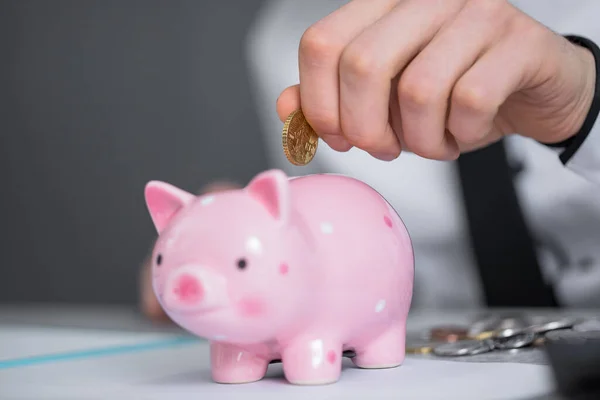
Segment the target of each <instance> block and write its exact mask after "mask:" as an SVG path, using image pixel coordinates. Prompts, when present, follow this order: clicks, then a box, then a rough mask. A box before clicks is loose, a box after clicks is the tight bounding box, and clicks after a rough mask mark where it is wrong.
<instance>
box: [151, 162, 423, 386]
mask: <svg viewBox="0 0 600 400" xmlns="http://www.w3.org/2000/svg"><path fill="white" fill-rule="evenodd" d="M145 198H146V204H147V206H148V209H149V212H150V215H151V218H152V220H153V223H154V225H155V227H156V229H157V231H158V232H159V238H158V240H157V242H156V245H155V248H154V250H153V266H152V268H153V272H152V273H153V285H154V290H155V292H156V295H157V298H158V300H159V302H160V304H161V305H162V307H163V308H164V310H165V311H166V313H167V314H168V315H169V316H170V317H171V318H172V320H173V321H174V322H175V323H177V324H179V325H180V326H182V327H183V328H184V329H186V330H188V331H190V332H192V333H193V334H195V335H197V336H200V337H203V338H206V339H208V340H209V341H210V353H211V370H212V378H213V380H214V381H216V382H220V383H246V382H253V381H257V380H260V379H262V378H263V377H264V375H265V373H266V372H267V367H268V365H269V363H270V362H271V361H272V360H281V362H282V364H283V365H282V367H283V372H284V374H285V377H286V379H287V381H288V382H290V383H293V384H305V385H318V384H326V383H332V382H336V381H337V380H338V379H339V377H340V373H341V365H342V360H343V358H342V356H343V352H344V351H351V352H352V353H354V355H355V356H354V357H353V358H352V361H353V362H354V364H355V365H356V366H358V367H361V368H390V367H395V366H398V365H400V364H402V362H403V361H404V357H405V339H406V319H407V314H408V311H409V308H410V304H411V299H412V293H413V276H414V258H413V250H412V244H411V241H410V237H409V235H408V232H407V230H406V228H405V225H404V224H403V222H402V221H401V219H400V218H399V217H398V215H397V214H396V212H395V211H394V209H393V208H392V207H391V206H390V205H389V204H388V203H387V201H386V200H384V199H383V198H382V196H381V195H380V194H379V193H377V192H376V191H375V190H373V189H372V188H371V187H370V186H368V185H366V184H365V183H363V182H361V181H359V180H356V179H352V178H350V177H346V176H340V175H329V174H319V175H308V176H303V177H294V178H290V177H288V176H286V174H285V173H284V172H282V171H280V170H269V171H265V172H262V173H260V174H258V175H257V176H255V177H254V178H253V179H252V180H251V181H250V183H248V185H246V187H244V188H243V189H240V190H230V191H226V192H220V193H216V194H207V195H202V196H195V195H193V194H190V193H188V192H186V191H184V190H182V189H179V188H177V187H174V186H172V185H170V184H168V183H164V182H157V181H152V182H149V183H148V184H147V186H146V189H145Z"/></svg>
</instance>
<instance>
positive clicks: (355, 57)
mask: <svg viewBox="0 0 600 400" xmlns="http://www.w3.org/2000/svg"><path fill="white" fill-rule="evenodd" d="M378 68H379V67H378V65H377V60H376V58H375V57H373V55H372V54H371V53H370V52H369V51H368V50H366V49H363V48H361V47H360V46H357V45H350V46H348V47H346V49H345V50H344V51H343V52H342V56H341V57H340V71H341V73H342V74H345V75H350V76H355V77H359V78H360V77H366V76H369V75H373V74H375V73H376V72H377V70H378Z"/></svg>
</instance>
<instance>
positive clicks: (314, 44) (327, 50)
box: [299, 25, 339, 62]
mask: <svg viewBox="0 0 600 400" xmlns="http://www.w3.org/2000/svg"><path fill="white" fill-rule="evenodd" d="M338 47H339V46H338V44H337V43H335V41H334V40H333V38H332V36H331V35H330V34H329V33H328V32H327V30H325V29H323V28H321V27H320V26H317V25H312V26H310V27H309V28H308V29H307V30H306V31H304V34H302V37H301V38H300V45H299V53H300V57H302V58H305V59H307V60H310V61H312V62H315V61H318V60H323V59H327V58H331V57H332V56H333V55H334V54H335V52H336V51H337V49H338Z"/></svg>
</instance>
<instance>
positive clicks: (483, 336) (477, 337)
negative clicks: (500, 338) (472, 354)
mask: <svg viewBox="0 0 600 400" xmlns="http://www.w3.org/2000/svg"><path fill="white" fill-rule="evenodd" d="M495 333H496V332H495V331H485V332H481V333H479V334H477V335H475V336H474V337H473V339H475V340H485V339H490V338H492V337H493V336H494V334H495Z"/></svg>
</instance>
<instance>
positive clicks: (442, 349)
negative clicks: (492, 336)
mask: <svg viewBox="0 0 600 400" xmlns="http://www.w3.org/2000/svg"><path fill="white" fill-rule="evenodd" d="M492 350H494V343H493V342H492V341H491V340H459V341H458V342H454V343H445V344H442V345H439V346H436V347H434V348H433V354H435V355H437V356H441V357H460V356H474V355H476V354H482V353H487V352H490V351H492Z"/></svg>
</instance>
